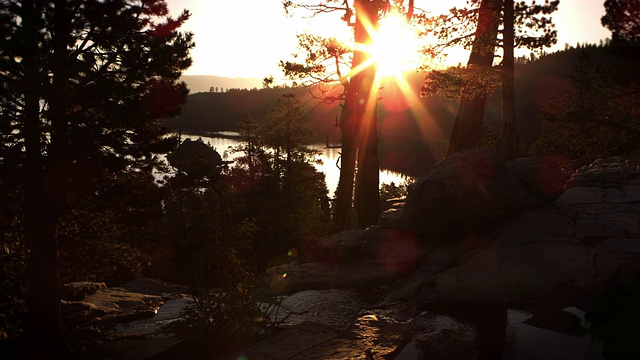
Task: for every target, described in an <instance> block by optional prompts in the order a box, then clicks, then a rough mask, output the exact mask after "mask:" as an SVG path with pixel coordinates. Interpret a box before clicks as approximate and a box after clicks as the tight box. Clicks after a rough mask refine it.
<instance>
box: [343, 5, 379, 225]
mask: <svg viewBox="0 0 640 360" xmlns="http://www.w3.org/2000/svg"><path fill="white" fill-rule="evenodd" d="M354 8H355V11H356V21H355V29H354V40H355V43H357V44H368V43H370V42H371V34H370V30H371V29H372V28H373V27H374V26H375V25H376V24H377V20H378V8H379V1H376V0H373V1H372V0H356V1H355V3H354ZM368 57H369V55H368V54H367V53H366V52H365V51H362V50H361V49H354V51H353V60H352V63H351V70H352V71H354V70H356V69H359V68H360V67H361V66H362V64H364V63H366V61H367V60H368ZM374 80H375V68H374V67H373V66H368V67H367V68H365V69H362V70H357V71H356V72H355V73H353V74H352V75H351V79H350V81H349V83H348V84H347V87H346V98H345V102H344V105H343V108H342V114H341V115H340V130H341V132H342V149H341V150H342V151H341V157H340V180H339V181H338V188H337V190H336V211H335V214H334V224H333V232H338V231H342V230H346V229H349V228H351V209H352V207H353V196H354V175H355V168H356V160H357V163H358V181H357V183H356V190H355V197H356V211H357V215H358V225H359V226H360V227H363V224H367V223H370V222H371V219H372V218H373V217H375V221H374V223H375V222H376V221H377V216H378V214H379V211H380V210H379V208H380V205H379V203H380V201H379V190H378V186H379V185H378V181H379V179H378V177H379V165H378V147H377V132H378V127H377V119H376V116H375V111H376V102H375V91H373V89H372V87H373V86H374ZM372 96H373V98H372ZM365 133H366V135H365ZM374 169H375V171H374ZM374 187H375V188H374ZM374 214H375V215H374Z"/></svg>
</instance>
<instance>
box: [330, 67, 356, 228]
mask: <svg viewBox="0 0 640 360" xmlns="http://www.w3.org/2000/svg"><path fill="white" fill-rule="evenodd" d="M353 61H354V63H355V61H356V57H355V56H354V60H353ZM354 103H355V99H354V96H353V95H352V86H351V83H349V84H347V88H346V98H345V102H344V105H343V108H342V113H341V114H340V131H341V133H342V147H341V155H340V179H339V180H338V187H337V189H336V204H335V205H336V207H335V213H334V216H333V229H332V232H339V231H342V230H347V229H349V228H351V209H352V207H353V177H354V175H355V167H356V151H357V148H356V144H355V138H356V124H355V119H354V117H353V107H354Z"/></svg>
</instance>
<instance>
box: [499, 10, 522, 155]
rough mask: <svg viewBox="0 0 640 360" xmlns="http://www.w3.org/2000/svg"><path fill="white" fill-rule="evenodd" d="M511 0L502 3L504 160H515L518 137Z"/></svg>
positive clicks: (502, 143) (502, 145) (502, 147)
mask: <svg viewBox="0 0 640 360" xmlns="http://www.w3.org/2000/svg"><path fill="white" fill-rule="evenodd" d="M513 22H514V14H513V0H505V1H504V45H503V46H504V59H503V61H502V71H503V73H502V140H501V150H502V154H503V155H504V156H505V158H506V159H515V157H516V150H517V148H518V137H517V133H516V124H515V90H514V58H513V48H514V24H513Z"/></svg>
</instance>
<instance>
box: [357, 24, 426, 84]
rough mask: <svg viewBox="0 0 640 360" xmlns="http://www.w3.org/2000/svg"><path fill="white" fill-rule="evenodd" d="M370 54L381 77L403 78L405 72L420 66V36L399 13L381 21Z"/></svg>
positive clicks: (373, 38) (373, 35) (374, 35)
mask: <svg viewBox="0 0 640 360" xmlns="http://www.w3.org/2000/svg"><path fill="white" fill-rule="evenodd" d="M369 53H370V55H371V60H372V61H373V62H374V63H375V64H376V65H377V74H378V76H379V77H401V76H402V74H403V72H406V71H411V70H415V69H417V68H418V67H419V66H420V61H421V57H420V52H419V39H418V35H417V33H416V32H415V31H414V30H413V29H412V28H411V27H410V26H409V24H407V21H406V19H405V17H404V15H403V14H401V13H398V12H391V13H389V14H387V15H386V16H385V17H384V18H382V19H380V22H379V24H378V29H377V31H376V32H375V33H374V34H372V43H371V45H370V46H369Z"/></svg>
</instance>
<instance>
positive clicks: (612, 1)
mask: <svg viewBox="0 0 640 360" xmlns="http://www.w3.org/2000/svg"><path fill="white" fill-rule="evenodd" d="M604 8H605V15H604V16H603V17H602V19H601V22H602V26H604V27H606V28H607V29H609V30H610V31H611V34H612V38H613V41H614V42H616V43H633V42H635V43H637V42H638V41H640V20H639V19H640V1H638V0H606V1H605V2H604Z"/></svg>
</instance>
